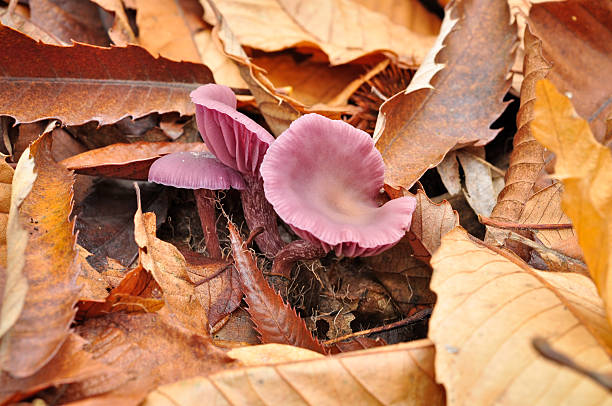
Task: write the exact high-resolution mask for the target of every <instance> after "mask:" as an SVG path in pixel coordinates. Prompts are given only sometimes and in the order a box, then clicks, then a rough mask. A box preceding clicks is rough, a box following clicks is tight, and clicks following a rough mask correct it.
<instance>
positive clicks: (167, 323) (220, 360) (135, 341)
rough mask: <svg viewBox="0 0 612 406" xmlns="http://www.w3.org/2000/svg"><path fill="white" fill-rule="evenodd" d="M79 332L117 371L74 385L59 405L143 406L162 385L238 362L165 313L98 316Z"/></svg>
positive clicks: (99, 358)
mask: <svg viewBox="0 0 612 406" xmlns="http://www.w3.org/2000/svg"><path fill="white" fill-rule="evenodd" d="M76 332H77V333H78V334H79V335H80V336H82V337H83V338H84V339H86V340H87V342H88V343H87V344H86V345H85V347H84V349H85V351H87V352H88V353H89V354H91V356H92V357H93V358H94V359H95V360H96V361H98V362H99V363H102V364H104V365H105V366H106V367H107V368H112V371H110V372H107V371H100V373H99V374H97V375H96V376H94V377H91V378H90V379H84V380H81V381H80V382H76V383H74V384H71V385H68V386H67V387H66V388H65V390H64V391H63V394H62V396H61V398H60V399H59V400H58V402H59V403H61V404H65V403H69V402H72V401H77V400H84V401H87V402H92V403H94V404H111V403H113V402H114V403H113V404H121V405H138V404H140V402H141V400H142V399H143V398H144V397H145V396H146V395H147V393H149V392H150V391H151V390H153V389H154V388H156V387H158V386H160V385H163V384H166V383H171V382H175V381H178V380H181V379H188V378H191V377H194V376H206V375H208V374H210V373H213V372H217V371H220V370H222V369H225V368H227V367H230V366H231V365H232V359H231V358H229V357H228V356H227V355H225V354H224V353H223V352H222V351H221V350H219V349H217V348H215V347H214V346H213V345H212V344H211V342H210V339H209V338H208V337H206V336H202V335H198V334H195V333H194V332H193V331H192V330H188V329H185V328H182V327H181V326H179V325H177V324H176V323H174V320H173V318H172V317H170V316H169V314H168V313H167V312H165V309H163V310H162V311H161V312H160V313H149V314H143V313H135V314H125V313H112V314H108V315H106V316H103V317H96V318H93V319H89V320H87V321H86V322H85V323H83V324H82V325H80V326H78V327H77V328H76ZM109 346H112V350H110V351H109ZM200 400H201V399H200Z"/></svg>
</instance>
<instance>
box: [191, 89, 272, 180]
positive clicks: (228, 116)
mask: <svg viewBox="0 0 612 406" xmlns="http://www.w3.org/2000/svg"><path fill="white" fill-rule="evenodd" d="M191 100H192V101H193V102H194V103H195V104H196V121H197V123H198V130H199V131H200V134H201V135H202V139H204V142H205V143H206V146H207V147H208V149H210V151H211V152H212V153H213V154H215V156H216V157H217V159H218V160H219V161H221V162H223V163H224V164H225V165H227V166H229V167H230V168H234V169H236V170H237V171H239V172H242V173H256V172H257V170H258V168H259V164H260V163H261V160H262V159H263V156H264V154H265V153H266V150H267V149H268V146H269V145H270V144H271V143H272V141H274V137H272V135H270V133H268V132H267V131H266V130H265V129H264V128H263V127H262V126H260V125H259V124H257V123H256V122H255V121H253V120H251V119H250V118H248V117H247V116H245V115H244V114H242V113H240V112H238V110H236V96H235V95H234V93H233V92H232V90H231V89H230V88H229V87H227V86H222V85H215V84H209V85H204V86H200V87H199V88H197V89H196V90H194V91H193V92H191Z"/></svg>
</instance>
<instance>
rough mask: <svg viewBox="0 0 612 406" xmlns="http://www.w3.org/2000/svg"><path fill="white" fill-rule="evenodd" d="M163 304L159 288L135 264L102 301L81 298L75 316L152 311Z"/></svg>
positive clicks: (151, 278) (88, 316) (146, 272)
mask: <svg viewBox="0 0 612 406" xmlns="http://www.w3.org/2000/svg"><path fill="white" fill-rule="evenodd" d="M163 306H164V301H163V300H162V298H161V288H160V287H159V285H158V284H157V282H155V279H153V276H152V275H151V274H150V273H149V272H148V271H146V270H145V269H144V268H143V267H142V266H137V267H136V268H134V269H132V270H131V271H129V272H128V273H126V274H125V276H124V277H123V279H122V280H121V282H120V283H119V286H117V287H115V288H114V289H113V290H111V291H110V293H109V294H107V297H106V298H105V300H104V301H103V302H101V303H100V302H93V301H83V300H81V301H80V302H79V311H78V314H77V317H78V318H80V319H86V318H87V319H89V318H92V317H97V316H103V315H105V314H107V313H116V312H125V313H131V312H146V313H153V312H156V311H157V310H159V309H161V308H162V307H163Z"/></svg>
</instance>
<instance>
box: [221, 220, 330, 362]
mask: <svg viewBox="0 0 612 406" xmlns="http://www.w3.org/2000/svg"><path fill="white" fill-rule="evenodd" d="M228 228H229V231H230V241H231V245H232V253H233V256H234V263H235V266H236V270H237V271H238V276H239V278H240V282H241V284H242V291H243V292H244V295H245V301H246V302H247V304H248V305H249V308H248V309H247V310H248V312H249V314H250V315H251V320H253V322H254V323H255V326H256V328H257V331H258V332H259V334H260V336H261V341H262V342H263V343H264V344H269V343H278V344H289V345H294V346H296V347H302V348H306V349H309V350H312V351H316V352H319V353H325V350H324V349H323V346H322V345H321V343H320V342H319V341H318V340H317V339H315V338H313V337H312V334H311V333H310V331H308V329H307V328H306V324H305V323H304V320H302V319H301V318H300V317H299V316H298V315H297V313H296V312H295V310H294V309H293V308H292V307H291V306H289V305H288V304H286V303H285V302H284V301H283V298H282V297H281V296H280V295H279V294H278V293H276V292H275V291H274V289H272V288H271V287H270V285H268V282H266V280H265V278H264V276H263V274H262V273H261V271H260V270H259V269H258V268H257V264H256V263H255V260H254V259H253V255H252V254H251V252H249V251H248V249H247V248H246V247H245V245H244V242H243V241H242V238H240V235H239V234H238V231H237V230H236V227H234V225H233V224H232V223H231V222H230V223H229V224H228Z"/></svg>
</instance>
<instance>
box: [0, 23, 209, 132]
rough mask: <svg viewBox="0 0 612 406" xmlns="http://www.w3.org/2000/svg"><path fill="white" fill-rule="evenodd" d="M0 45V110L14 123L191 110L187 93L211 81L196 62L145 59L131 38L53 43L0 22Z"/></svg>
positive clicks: (104, 119) (66, 121)
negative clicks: (122, 42) (111, 42)
mask: <svg viewBox="0 0 612 406" xmlns="http://www.w3.org/2000/svg"><path fill="white" fill-rule="evenodd" d="M0 47H2V49H3V52H2V54H0V68H2V70H3V72H4V74H3V76H2V77H0V86H2V88H3V92H2V96H1V97H0V115H8V116H11V117H13V118H15V120H17V122H18V123H20V122H21V123H24V122H25V123H27V122H32V121H37V120H41V119H45V118H57V119H59V120H61V121H62V123H63V124H65V125H76V124H83V123H85V122H87V121H92V120H93V121H98V122H99V123H100V124H101V125H103V124H109V123H114V122H116V121H118V120H120V119H122V118H124V117H128V116H132V117H134V118H137V117H142V116H145V115H147V114H149V113H152V112H160V113H165V112H171V111H177V112H179V113H180V114H183V115H185V114H194V110H195V109H194V105H193V103H191V100H190V99H189V92H190V91H192V90H193V89H195V88H197V87H198V86H199V85H202V84H206V83H210V82H212V74H211V72H210V70H209V69H208V68H207V67H206V66H204V65H201V64H193V63H188V62H182V63H179V62H172V61H169V60H167V59H164V58H153V57H152V56H151V55H150V54H149V53H147V52H146V51H145V50H144V49H142V48H139V47H137V46H135V45H130V46H128V47H127V48H119V47H117V48H100V47H93V46H89V45H84V44H75V45H73V46H70V47H58V46H53V45H46V44H42V43H37V42H36V41H34V40H32V39H30V38H28V37H26V36H25V35H23V34H21V33H19V32H17V31H15V30H12V29H10V28H8V27H4V26H0ZM50 94H53V95H54V96H53V97H51V98H50V97H48V96H49V95H50ZM25 101H27V103H26V102H25Z"/></svg>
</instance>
